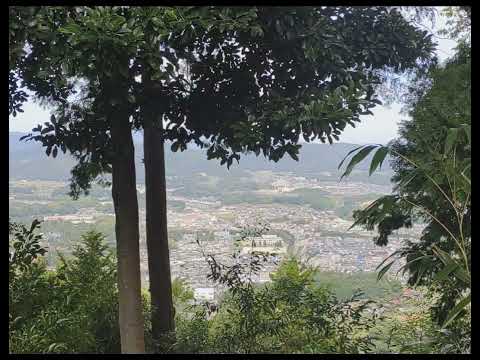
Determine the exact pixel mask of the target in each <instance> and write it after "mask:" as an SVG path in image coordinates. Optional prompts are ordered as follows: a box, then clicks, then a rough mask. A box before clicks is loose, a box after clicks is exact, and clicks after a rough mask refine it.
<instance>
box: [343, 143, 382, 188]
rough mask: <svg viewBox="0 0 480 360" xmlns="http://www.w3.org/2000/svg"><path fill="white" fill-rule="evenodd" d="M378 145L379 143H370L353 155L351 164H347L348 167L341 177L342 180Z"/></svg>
mask: <svg viewBox="0 0 480 360" xmlns="http://www.w3.org/2000/svg"><path fill="white" fill-rule="evenodd" d="M376 147H378V145H368V146H365V147H364V148H363V149H362V150H360V151H359V152H358V153H356V154H355V156H354V157H352V159H351V160H350V162H349V164H348V165H347V169H346V170H345V172H344V173H343V175H342V176H341V177H340V180H341V179H343V178H344V177H345V176H348V175H349V174H350V173H351V172H352V170H353V168H354V167H355V165H357V164H358V163H359V162H361V161H362V160H363V159H365V158H366V157H367V156H368V154H370V152H371V151H372V150H373V149H375V148H376Z"/></svg>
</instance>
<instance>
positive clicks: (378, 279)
mask: <svg viewBox="0 0 480 360" xmlns="http://www.w3.org/2000/svg"><path fill="white" fill-rule="evenodd" d="M394 262H395V260H393V261H392V262H390V263H388V264H387V265H385V266H384V267H383V268H382V269H381V270H380V271H379V272H378V276H377V281H380V280H381V279H382V277H383V275H385V273H386V272H387V271H388V270H389V269H390V268H391V267H392V265H393V263H394Z"/></svg>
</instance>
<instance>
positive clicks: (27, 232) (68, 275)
mask: <svg viewBox="0 0 480 360" xmlns="http://www.w3.org/2000/svg"><path fill="white" fill-rule="evenodd" d="M37 229H38V222H36V221H35V222H33V224H32V227H31V229H27V228H26V227H25V226H23V225H18V224H12V232H11V236H12V247H13V248H14V249H15V251H14V252H13V254H12V253H11V256H10V262H9V265H10V266H9V268H10V274H11V275H10V281H9V305H10V306H9V320H10V321H9V327H10V330H9V331H10V336H9V343H10V352H11V353H51V352H63V353H65V352H69V353H70V352H73V353H76V352H84V353H105V352H119V350H120V337H119V331H118V320H117V317H118V302H117V294H116V292H117V290H116V286H115V284H116V270H115V269H116V267H115V261H114V258H113V255H112V254H111V253H110V252H109V251H107V249H106V247H105V245H103V244H102V241H103V238H102V236H101V235H100V234H98V233H95V232H90V233H87V234H86V235H84V236H83V240H82V241H83V244H82V245H81V246H78V247H77V248H76V249H75V250H74V252H73V256H72V257H71V258H69V259H66V258H64V257H63V256H61V264H60V265H59V266H58V268H57V269H56V270H47V268H46V266H45V262H44V261H43V258H42V256H43V255H44V254H45V252H46V250H45V249H44V248H43V247H41V246H40V245H39V243H38V241H39V240H40V238H41V235H39V234H37V233H36V231H37Z"/></svg>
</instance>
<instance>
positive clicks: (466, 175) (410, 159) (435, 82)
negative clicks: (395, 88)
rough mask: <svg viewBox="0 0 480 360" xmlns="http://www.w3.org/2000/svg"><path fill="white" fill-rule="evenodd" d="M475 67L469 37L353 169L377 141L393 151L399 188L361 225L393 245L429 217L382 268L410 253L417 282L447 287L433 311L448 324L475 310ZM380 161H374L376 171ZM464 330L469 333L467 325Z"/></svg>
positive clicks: (364, 213) (409, 266) (359, 215)
mask: <svg viewBox="0 0 480 360" xmlns="http://www.w3.org/2000/svg"><path fill="white" fill-rule="evenodd" d="M470 71H471V60H470V48H469V47H468V45H466V44H465V43H463V44H461V45H460V46H459V48H458V52H457V54H456V56H455V57H453V58H452V59H450V60H449V61H448V62H447V63H446V64H445V66H443V67H438V68H436V69H434V70H432V72H431V74H430V79H431V81H430V84H429V85H428V86H426V87H424V88H422V87H420V90H419V91H418V92H417V97H416V99H414V100H413V102H412V103H411V104H410V106H411V111H410V116H411V117H412V120H410V121H406V122H404V123H403V126H402V128H401V130H400V135H401V137H400V139H399V140H397V141H395V142H393V143H392V144H390V146H388V147H383V146H369V147H368V148H367V147H364V148H363V149H362V150H360V151H359V152H358V153H357V154H356V155H355V156H356V158H355V156H354V157H353V158H352V160H351V161H350V164H349V165H348V166H347V170H346V174H348V172H349V171H351V168H353V166H354V165H355V162H358V161H359V159H360V158H364V157H365V156H366V154H368V153H369V152H370V151H372V150H373V149H374V148H377V149H380V150H377V154H376V156H375V157H377V155H378V152H379V151H382V153H381V154H380V155H378V159H381V158H384V157H385V154H386V152H389V153H390V154H391V155H392V158H393V160H392V167H393V169H394V172H395V174H394V176H393V178H392V182H393V183H394V184H395V187H394V194H393V195H389V196H384V197H382V198H380V199H378V200H376V201H375V202H373V203H372V204H370V206H368V207H367V208H365V209H363V210H359V211H357V212H355V213H354V217H355V220H356V221H355V223H354V226H355V225H362V226H365V227H366V228H367V229H370V230H373V229H374V228H375V227H377V229H378V234H379V236H378V237H375V238H374V241H375V242H376V243H377V244H378V245H386V244H387V242H388V236H389V235H390V234H391V233H392V232H393V231H394V230H397V229H399V228H402V227H410V226H412V223H413V222H414V221H423V222H424V223H425V224H426V227H425V228H424V230H423V233H422V236H421V237H420V239H419V241H417V242H412V241H407V242H406V243H405V244H404V247H403V248H401V249H400V250H398V251H396V252H395V253H393V254H392V255H391V256H390V258H389V259H386V260H385V261H384V262H383V263H382V264H380V266H379V267H381V265H383V264H385V263H387V261H388V263H387V264H386V265H385V266H384V267H383V269H382V270H381V271H380V273H379V275H380V276H381V275H383V274H384V273H385V272H386V271H388V268H389V267H391V265H392V263H393V261H396V259H398V258H404V259H406V265H405V266H404V271H407V272H408V274H409V283H410V284H412V285H427V286H429V287H430V289H431V290H432V291H435V292H439V293H440V294H441V296H440V297H439V298H438V300H437V302H436V303H435V306H434V307H433V311H434V319H435V320H436V321H437V322H439V323H440V324H442V325H443V327H449V325H450V327H452V325H453V324H452V322H453V321H454V320H455V319H456V318H458V317H462V316H467V319H468V316H469V309H468V308H469V306H470V289H471V279H470V268H471V197H470V194H471V183H470V176H471V128H470V126H471V109H470V108H471V74H470ZM365 149H367V150H365ZM362 151H363V152H362ZM375 157H374V159H375ZM360 160H361V159H360ZM377 163H378V161H376V162H374V161H372V170H373V171H374V170H375V168H376V166H377V165H378V164H377ZM467 322H468V321H467ZM466 326H467V328H468V325H466ZM457 330H458V331H461V332H462V333H464V334H468V330H465V328H461V329H457ZM452 331H454V330H452ZM455 331H456V330H455ZM467 336H468V335H467Z"/></svg>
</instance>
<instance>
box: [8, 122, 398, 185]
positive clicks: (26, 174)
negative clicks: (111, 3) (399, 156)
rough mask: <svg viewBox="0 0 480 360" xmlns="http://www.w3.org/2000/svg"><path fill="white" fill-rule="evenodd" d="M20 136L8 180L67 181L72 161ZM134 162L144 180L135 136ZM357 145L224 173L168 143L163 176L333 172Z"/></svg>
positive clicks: (252, 160)
mask: <svg viewBox="0 0 480 360" xmlns="http://www.w3.org/2000/svg"><path fill="white" fill-rule="evenodd" d="M23 135H25V134H24V133H19V132H11V133H9V177H10V179H31V180H33V179H36V180H68V179H69V178H70V170H71V168H72V167H73V166H74V165H75V160H74V159H73V158H72V157H70V156H68V155H64V154H62V153H59V154H58V156H57V157H56V158H55V159H53V158H51V157H48V156H46V154H45V151H44V148H42V146H41V145H40V143H37V142H34V141H29V142H25V141H19V139H20V137H21V136H23ZM134 144H135V152H136V154H135V155H136V156H135V160H136V165H137V180H138V181H139V182H143V181H144V171H143V163H142V161H141V160H142V158H143V143H142V136H141V134H139V133H136V134H134ZM356 146H358V145H355V144H346V143H336V144H333V145H329V144H311V143H310V144H303V146H302V148H301V149H300V155H299V161H298V162H297V161H295V160H293V159H291V158H290V157H289V156H288V155H286V156H285V157H284V158H283V159H282V160H280V161H279V162H277V163H275V162H273V161H268V160H267V159H265V158H264V157H263V156H259V157H256V156H255V155H254V154H249V155H242V157H241V159H240V164H239V165H237V164H236V162H234V165H232V167H231V168H230V170H227V168H226V167H225V166H220V164H219V162H218V161H216V160H207V156H206V153H205V152H206V151H205V150H201V149H199V148H197V147H194V146H192V147H189V149H188V150H186V151H184V152H177V153H173V152H172V151H169V150H170V149H169V148H170V144H166V150H167V151H166V171H167V175H177V176H188V175H190V174H192V173H197V172H204V173H206V174H208V175H215V176H228V175H230V176H232V175H235V173H237V172H239V171H240V172H243V171H244V170H254V171H258V170H271V171H282V172H287V171H290V172H294V173H297V174H299V175H305V174H309V173H318V172H322V171H328V172H332V173H337V172H338V170H337V167H338V164H339V163H340V161H341V160H342V159H343V157H344V156H345V155H346V154H347V153H348V152H349V151H350V150H352V149H353V148H354V147H356ZM370 159H371V156H370V157H369V158H367V159H366V160H365V161H363V162H362V163H360V164H359V166H358V167H357V169H358V170H367V169H368V166H369V164H370ZM383 168H384V170H387V171H389V170H390V168H389V166H388V161H385V162H384V165H383Z"/></svg>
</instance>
